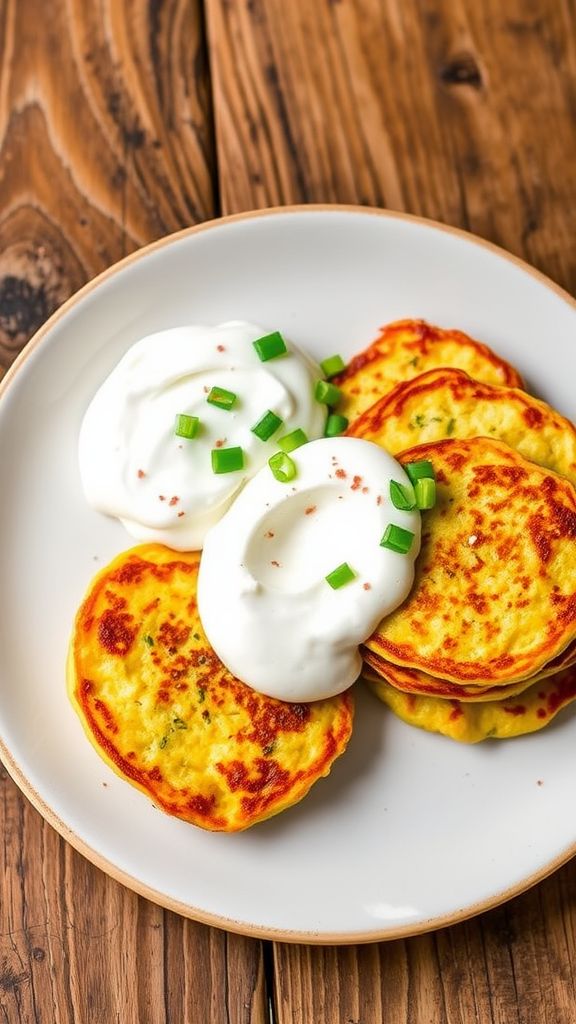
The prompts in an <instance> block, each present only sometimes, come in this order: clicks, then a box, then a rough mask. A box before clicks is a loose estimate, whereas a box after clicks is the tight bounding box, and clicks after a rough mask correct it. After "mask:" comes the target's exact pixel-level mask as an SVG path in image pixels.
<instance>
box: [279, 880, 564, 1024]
mask: <svg viewBox="0 0 576 1024" xmlns="http://www.w3.org/2000/svg"><path fill="white" fill-rule="evenodd" d="M575 935H576V866H575V865H574V864H571V865H568V866H566V867H564V868H562V869H561V870H560V871H559V872H557V873H556V874H555V875H553V876H552V877H551V878H549V879H547V880H546V881H545V882H543V883H542V884H541V885H540V886H538V887H537V888H536V889H534V890H533V891H532V892H530V893H526V894H524V895H523V896H520V897H518V898H517V899H516V900H514V901H513V902H511V903H509V904H508V905H506V906H504V907H501V908H498V909H497V910H493V911H490V912H489V913H487V914H484V915H482V916H481V917H479V918H476V919H474V920H471V921H467V922H464V923H463V924H460V925H456V926H454V927H452V928H446V929H443V930H442V931H438V932H433V933H431V934H429V935H423V936H419V937H417V938H414V939H409V940H406V941H396V942H390V943H380V944H379V945H377V944H374V945H368V946H357V947H354V946H350V947H345V948H342V949H329V948H322V947H316V948H314V947H298V946H285V945H277V946H276V949H275V958H276V1010H277V1018H278V1021H279V1022H280V1024H285V1022H288V1021H290V1022H291V1024H306V1022H308V1021H310V1020H314V1021H316V1020H321V1021H323V1022H325V1024H332V1022H336V1021H338V1022H341V1021H345V1022H346V1024H360V1022H361V1024H382V1022H383V1021H386V1022H387V1021H390V1022H392V1021H393V1022H394V1024H424V1022H426V1024H428V1022H431V1021H433V1022H434V1024H470V1022H471V1021H481V1022H482V1024H484V1022H486V1024H488V1022H494V1024H512V1022H515V1024H547V1022H550V1024H571V1022H572V1021H573V1020H574V1005H575V1003H574V999H575V991H576V989H575V984H574V982H575V973H574V966H573V964H574V942H575Z"/></svg>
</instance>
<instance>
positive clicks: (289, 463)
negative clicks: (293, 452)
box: [268, 452, 296, 484]
mask: <svg viewBox="0 0 576 1024" xmlns="http://www.w3.org/2000/svg"><path fill="white" fill-rule="evenodd" d="M268 465H269V466H270V469H271V470H272V472H273V474H274V476H275V477H276V479H277V480H279V481H280V483H281V484H287V483H289V482H290V480H293V479H294V477H295V476H296V463H295V462H294V460H293V459H291V458H290V456H289V455H286V453H285V452H276V454H275V455H273V456H272V458H270V459H268Z"/></svg>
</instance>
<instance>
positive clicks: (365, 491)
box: [362, 487, 370, 494]
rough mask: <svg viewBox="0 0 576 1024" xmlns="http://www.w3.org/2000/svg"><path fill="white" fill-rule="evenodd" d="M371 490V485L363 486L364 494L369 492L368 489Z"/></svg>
mask: <svg viewBox="0 0 576 1024" xmlns="http://www.w3.org/2000/svg"><path fill="white" fill-rule="evenodd" d="M369 490H370V488H369V487H363V488H362V494H368V491H369Z"/></svg>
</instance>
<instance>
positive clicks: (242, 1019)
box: [0, 768, 267, 1024]
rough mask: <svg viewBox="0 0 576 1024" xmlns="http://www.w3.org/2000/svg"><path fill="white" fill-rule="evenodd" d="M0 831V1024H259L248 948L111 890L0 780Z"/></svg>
mask: <svg viewBox="0 0 576 1024" xmlns="http://www.w3.org/2000/svg"><path fill="white" fill-rule="evenodd" d="M0 821H1V823H2V832H3V840H4V841H3V844H2V854H1V863H0V869H1V877H2V900H1V903H0V1021H1V1022H2V1024H116V1022H118V1024H171V1022H172V1021H179V1022H182V1024H197V1022H200V1021H202V1022H203V1024H204V1022H205V1024H223V1022H226V1021H230V1022H233V1024H264V1022H265V1021H266V1020H267V1018H266V999H265V994H264V973H263V972H264V967H263V953H262V947H261V944H260V943H257V942H255V941H253V940H251V939H244V938H242V937H240V936H233V935H227V934H226V933H225V932H222V931H219V930H217V929H210V928H206V927H205V926H204V925H199V924H195V923H194V922H192V921H187V920H185V919H184V918H181V917H179V916H178V915H176V914H172V913H170V912H168V911H164V910H162V909H161V908H160V907H157V906H155V905H154V904H152V903H149V902H147V901H146V900H144V899H141V898H140V897H138V896H136V895H135V894H134V893H132V892H130V891H129V890H127V889H124V888H123V887H122V886H120V885H118V884H117V883H116V882H114V881H112V880H111V879H110V878H108V877H107V876H106V875H104V874H103V873H102V872H101V871H98V870H97V869H96V868H94V867H93V866H92V865H91V864H89V863H88V861H86V860H84V858H83V857H81V856H80V855H79V854H77V853H76V852H75V851H74V850H73V849H72V848H71V847H70V846H68V845H67V844H66V843H65V842H64V841H63V840H61V839H60V838H59V836H58V835H57V834H56V833H55V832H54V831H53V829H51V828H50V826H49V825H47V824H46V823H45V822H43V821H42V819H41V818H40V816H39V815H38V814H37V812H36V811H35V810H33V808H32V807H31V806H30V804H29V803H28V802H27V801H26V800H24V798H22V797H20V796H19V795H18V793H17V791H16V790H15V787H14V785H13V783H12V782H11V781H10V780H9V779H8V776H7V775H6V773H5V772H4V771H3V770H2V769H1V768H0Z"/></svg>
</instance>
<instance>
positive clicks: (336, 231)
mask: <svg viewBox="0 0 576 1024" xmlns="http://www.w3.org/2000/svg"><path fill="white" fill-rule="evenodd" d="M399 317H425V318H427V319H428V320H430V321H432V322H433V323H437V324H440V325H444V326H456V327H459V328H461V329H463V330H464V331H467V332H469V333H471V334H472V335H474V336H476V337H477V338H479V339H481V340H483V341H485V342H487V343H488V344H489V345H491V346H492V347H493V348H494V349H495V350H496V352H498V353H499V354H500V355H502V356H504V357H505V358H507V359H509V360H511V361H512V362H513V363H514V364H515V365H516V366H518V367H519V369H520V370H521V372H522V373H523V374H524V376H525V378H526V380H527V381H528V384H529V386H531V387H532V388H533V389H534V390H536V391H537V392H538V394H539V395H541V396H542V397H543V398H545V399H547V400H548V401H550V402H552V403H553V404H554V405H555V406H557V408H558V409H560V410H561V411H562V412H563V413H564V414H566V415H568V416H571V417H572V418H576V400H575V397H574V381H575V380H576V305H575V304H574V302H573V301H572V300H571V299H570V298H569V297H568V296H567V295H565V294H563V293H562V292H561V291H560V290H559V289H558V288H556V287H555V286H554V285H552V284H551V283H550V282H549V281H547V280H546V279H544V278H543V277H542V276H540V275H539V274H537V273H536V272H535V271H533V270H531V269H529V268H528V267H526V266H524V265H523V264H521V263H519V262H518V261H516V260H514V259H513V258H511V257H509V256H507V255H506V254H505V253H503V252H501V251H500V250H497V249H495V248H494V247H492V246H489V245H487V244H486V243H482V242H479V241H478V240H475V239H474V238H472V237H471V236H468V235H465V234H462V233H459V232H455V231H451V230H447V229H445V228H442V227H441V226H440V225H434V224H431V223H426V222H423V221H421V220H418V219H412V218H407V217H402V216H398V215H390V214H386V213H381V212H378V211H370V210H362V209H353V208H352V209H349V208H338V207H334V208H310V207H309V208H304V209H302V208H300V209H292V210H290V209H287V210H278V211H267V212H264V213H259V214H249V215H245V216H241V217H238V218H231V219H228V220H223V221H218V222H215V223H212V224H207V225H203V226H202V227H201V228H198V229H195V230H191V231H188V232H183V233H181V234H180V235H177V236H173V237H172V238H169V239H165V240H163V241H161V242H159V243H157V244H155V245H153V246H151V247H150V248H148V249H147V250H142V251H141V252H138V253H136V254H135V255H134V256H131V257H130V258H129V259H127V260H125V261H124V262H123V263H120V264H119V265H118V266H116V267H114V268H112V270H109V271H107V272H106V273H105V274H103V275H102V276H101V277H100V278H98V279H97V280H96V281H95V282H92V283H91V284H90V285H88V286H87V287H86V288H84V289H83V291H81V292H80V293H79V294H78V295H77V296H75V297H74V298H73V299H71V300H70V302H68V303H67V304H66V306H65V307H63V309H61V310H60V311H59V312H58V313H57V314H56V315H55V316H54V317H53V318H52V319H51V321H50V322H49V323H48V324H47V325H46V326H45V327H44V328H43V329H42V330H41V331H40V333H39V335H37V336H36V338H35V339H34V341H33V342H32V344H31V346H30V347H29V348H28V349H27V350H26V351H25V353H24V355H23V357H21V358H20V360H19V362H18V365H17V366H16V368H15V369H14V370H13V372H12V373H11V374H10V375H9V379H8V380H7V382H5V386H4V388H3V394H2V399H1V401H0V493H1V495H2V500H1V501H0V567H1V569H0V572H1V577H0V750H1V752H2V756H3V758H4V759H5V763H6V765H7V768H8V770H9V771H10V772H11V774H12V775H13V776H14V778H15V779H16V781H17V782H18V783H19V785H20V786H21V787H22V789H23V790H24V792H25V793H26V794H27V795H28V796H29V797H30V799H31V800H32V802H33V803H34V804H35V805H36V806H37V807H38V808H39V810H40V811H41V812H42V814H44V816H45V817H46V818H47V819H48V821H50V822H51V823H52V824H53V825H54V826H55V827H56V828H57V829H58V830H59V831H60V832H61V833H62V835H64V836H65V837H66V839H68V840H69V841H70V842H71V843H72V844H73V845H74V846H76V847H77V848H78V849H79V850H81V851H82V852H83V853H84V854H85V855H86V856H87V857H89V858H90V859H91V860H93V861H95V862H96V863H97V864H98V865H100V866H101V867H103V868H104V870H106V871H108V872H109V873H110V874H112V875H114V876H115V877H116V878H119V879H120V880H121V881H123V882H124V883H125V884H126V885H128V886H130V887H132V888H134V889H136V890H137V891H138V892H141V893H143V894H144V895H146V896H148V897H150V898H151V899H154V900H156V901H157V902H159V903H162V904H164V905H165V906H168V907H171V908H173V909H176V910H178V911H180V912H181V913H184V914H187V915H189V916H191V917H193V918H196V919H199V920H202V921H206V922H208V923H210V924H217V925H221V926H223V927H226V928H230V929H232V930H236V931H240V932H246V933H249V934H254V935H263V936H270V937H273V938H283V939H285V940H289V941H290V940H292V941H305V942H354V941H367V940H375V939H382V938H392V937H395V936H399V935H402V934H411V933H415V932H418V931H423V930H425V929H427V928H433V927H435V926H438V925H440V924H446V923H450V922H452V921H456V920H458V919H461V918H463V917H465V916H468V915H470V914H472V913H475V912H477V911H479V910H482V909H485V908H487V907H489V906H493V905H495V904H496V903H498V902H500V901H501V900H503V899H505V898H508V897H509V896H511V895H513V894H515V893H517V892H520V891H521V890H522V889H524V888H526V887H528V886H529V885H531V884H533V883H534V882H535V881H537V880H538V879H539V878H542V877H543V876H544V875H546V874H547V873H549V872H550V871H551V870H552V869H553V868H555V867H557V866H558V865H559V864H561V863H562V862H563V861H564V860H566V859H568V857H569V856H571V855H572V854H573V853H574V852H576V818H575V816H574V813H573V806H574V791H575V789H576V758H575V757H574V749H575V746H576V716H575V714H574V713H573V712H572V711H571V710H570V709H568V710H566V711H565V712H564V713H562V714H561V715H560V716H559V717H558V719H557V720H556V721H555V722H554V723H553V724H552V725H551V726H550V727H549V728H547V729H546V730H545V731H544V732H542V733H539V734H536V735H533V736H527V737H524V738H522V739H515V740H512V741H510V742H487V743H484V744H481V745H479V746H475V747H466V746H460V745H458V744H456V743H454V742H452V741H450V740H448V739H445V738H443V737H440V736H436V735H429V734H426V733H424V732H420V731H418V730H416V729H412V728H410V727H408V726H406V725H404V724H403V723H401V722H400V721H398V720H396V719H395V718H394V717H393V715H392V714H390V713H389V712H388V711H387V710H386V709H385V708H384V707H383V706H382V705H381V704H380V703H379V702H378V701H377V700H376V699H375V698H373V697H371V696H370V695H369V694H368V693H364V692H363V691H362V690H360V689H359V692H358V707H357V717H356V722H355V727H354V735H353V738H352V740H351V743H350V746H349V749H348V751H347V753H346V754H345V755H344V757H342V758H341V759H340V760H339V761H338V762H337V763H336V765H335V767H334V769H333V771H332V774H331V776H330V778H329V779H327V780H323V781H321V782H319V783H318V784H317V785H316V786H315V787H314V789H313V790H312V792H311V794H310V795H309V796H308V797H307V798H306V799H305V800H304V801H303V802H302V803H301V804H300V805H298V806H296V807H294V808H292V809H291V810H289V811H288V812H287V813H285V814H282V815H280V816H279V817H277V818H274V819H271V820H270V821H268V822H266V823H264V824H262V825H258V826H256V827H255V828H253V829H251V830H250V831H248V832H246V833H243V834H239V835H231V836H230V835H218V834H216V835H212V834H209V833H204V832H202V831H201V830H199V829H196V828H194V827H193V826H191V825H186V824H184V823H182V822H179V821H175V820H171V819H170V818H169V817H167V816H165V815H164V814H162V813H161V812H159V811H158V810H156V809H154V808H153V807H152V805H151V803H150V801H149V800H148V799H147V798H146V797H145V796H143V795H142V794H141V793H139V792H137V791H136V790H134V789H133V788H132V787H131V786H129V785H128V784H127V783H124V782H122V781H121V780H120V779H119V778H117V777H116V776H115V775H114V774H113V773H112V772H111V771H110V770H109V769H108V768H107V767H106V766H105V765H104V764H103V763H102V762H101V761H100V759H99V758H98V756H97V755H96V753H95V752H94V750H93V749H92V747H91V746H90V745H89V743H88V742H87V741H86V739H85V737H84V734H83V732H82V729H81V726H80V723H79V721H78V719H77V718H76V716H75V714H74V713H73V711H72V709H71V707H70V706H69V704H68V700H67V697H66V691H65V682H64V663H65V658H66V648H67V642H68V634H69V630H70V624H71V622H72V619H73V615H74V612H75V610H76V607H77V605H78V603H79V601H80V599H81V597H82V594H83V592H84V590H85V587H86V585H87V584H88V581H89V580H90V578H91V576H92V575H93V573H94V572H95V571H96V570H97V569H98V568H100V567H101V566H103V565H104V564H105V563H106V562H107V561H108V560H109V559H111V558H112V557H113V556H114V555H116V554H117V553H118V552H120V551H121V550H123V549H125V548H127V547H129V546H131V544H132V542H131V540H130V538H129V537H128V536H127V535H126V534H125V533H124V531H123V529H122V527H121V526H120V525H119V524H118V523H117V522H113V521H109V520H107V519H105V518H104V517H101V516H99V515H98V514H96V513H95V512H92V511H91V510H90V509H89V508H87V507H86V505H85V503H84V501H83V499H82V495H81V492H80V483H79V478H78V471H77V465H76V441H77V435H78V428H79V425H80V421H81V417H82V414H83V411H84V409H85V408H86V405H87V404H88V401H89V399H90V397H91V396H92V394H93V393H94V391H95V389H96V388H97V386H98V385H99V383H100V382H101V381H102V380H103V378H104V377H105V375H106V374H107V373H108V371H109V370H110V369H111V368H112V367H113V366H114V364H115V363H116V361H117V360H118V358H119V357H120V356H121V355H122V353H123V352H124V351H125V350H126V349H127V348H128V346H129V345H131V344H132V342H134V341H135V340H136V339H137V338H139V337H141V336H142V335H144V334H148V333H150V332H151V331H155V330H159V329H160V328H163V327H170V326H173V325H176V324H184V323H187V322H207V323H217V322H219V321H222V320H228V319H233V318H239V319H245V320H250V321H254V322H256V323H260V324H262V325H264V326H266V327H269V328H270V329H274V328H280V329H281V330H282V331H284V332H285V333H286V335H287V336H288V337H290V338H291V339H293V340H294V341H295V342H297V343H298V344H299V345H301V346H303V347H304V348H306V349H308V350H309V351H310V352H311V353H313V354H314V355H315V356H318V357H324V356H326V355H329V354H331V353H333V352H341V353H342V354H343V355H344V356H348V355H350V354H352V353H353V352H354V351H358V350H359V349H361V348H362V347H364V346H365V345H367V344H368V343H369V342H370V341H371V340H372V339H373V337H374V336H375V334H376V331H377V329H378V327H379V326H380V325H381V324H383V323H385V322H386V321H390V320H394V319H396V318H399Z"/></svg>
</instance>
